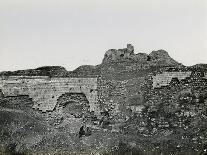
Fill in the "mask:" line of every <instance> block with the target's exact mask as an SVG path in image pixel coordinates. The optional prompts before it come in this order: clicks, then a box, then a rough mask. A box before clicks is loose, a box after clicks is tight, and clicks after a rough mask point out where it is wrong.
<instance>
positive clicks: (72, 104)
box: [57, 93, 90, 118]
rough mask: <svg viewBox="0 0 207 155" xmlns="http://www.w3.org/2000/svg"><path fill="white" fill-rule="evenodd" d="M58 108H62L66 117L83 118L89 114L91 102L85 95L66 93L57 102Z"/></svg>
mask: <svg viewBox="0 0 207 155" xmlns="http://www.w3.org/2000/svg"><path fill="white" fill-rule="evenodd" d="M57 106H58V107H59V108H62V111H63V114H64V115H68V114H69V115H73V116H74V117H76V118H81V117H82V116H83V115H87V114H88V113H89V108H90V106H89V101H88V99H87V98H86V96H85V94H83V93H65V94H62V95H61V96H60V97H59V98H58V100H57Z"/></svg>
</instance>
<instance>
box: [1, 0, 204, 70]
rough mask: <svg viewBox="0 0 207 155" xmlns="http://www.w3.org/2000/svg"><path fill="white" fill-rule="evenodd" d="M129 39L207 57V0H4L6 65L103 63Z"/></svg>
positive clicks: (194, 58) (193, 59) (183, 57)
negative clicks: (104, 59) (105, 58)
mask: <svg viewBox="0 0 207 155" xmlns="http://www.w3.org/2000/svg"><path fill="white" fill-rule="evenodd" d="M127 43H131V44H133V45H134V47H135V53H138V52H144V53H150V52H151V51H153V50H158V49H164V50H166V51H168V52H169V54H170V56H171V57H173V58H174V59H176V60H177V61H179V62H181V63H183V64H184V65H193V64H196V63H207V1H206V0H0V71H3V70H17V69H28V68H36V67H39V66H44V65H61V66H64V67H65V68H66V69H67V70H73V69H75V68H76V67H78V66H80V65H83V64H90V65H97V64H100V63H101V61H102V59H103V56H104V53H105V52H106V51H107V50H108V49H111V48H117V49H118V48H124V47H126V44H127Z"/></svg>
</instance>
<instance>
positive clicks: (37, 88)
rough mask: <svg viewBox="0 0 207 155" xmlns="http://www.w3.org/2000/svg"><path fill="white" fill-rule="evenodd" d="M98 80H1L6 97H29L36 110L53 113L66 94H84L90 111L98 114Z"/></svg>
mask: <svg viewBox="0 0 207 155" xmlns="http://www.w3.org/2000/svg"><path fill="white" fill-rule="evenodd" d="M97 80H98V79H97V78H50V77H47V76H9V77H1V78H0V90H1V91H2V95H4V97H8V96H20V95H28V96H29V97H30V98H32V100H33V102H34V105H33V108H34V109H38V110H40V111H42V112H48V111H53V110H54V108H55V107H56V104H57V101H58V99H59V98H60V97H61V96H62V95H64V94H74V93H77V94H84V95H85V96H86V98H87V100H88V102H89V105H90V107H89V110H90V111H94V112H96V113H98V111H99V109H98V105H97V100H98V98H97V93H98V92H97Z"/></svg>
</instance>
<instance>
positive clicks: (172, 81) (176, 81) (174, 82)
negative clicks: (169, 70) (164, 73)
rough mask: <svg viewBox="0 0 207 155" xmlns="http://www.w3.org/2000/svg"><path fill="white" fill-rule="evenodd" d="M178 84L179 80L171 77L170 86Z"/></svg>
mask: <svg viewBox="0 0 207 155" xmlns="http://www.w3.org/2000/svg"><path fill="white" fill-rule="evenodd" d="M179 83H180V81H179V79H178V78H177V77H173V78H172V79H171V81H170V84H171V85H177V84H179Z"/></svg>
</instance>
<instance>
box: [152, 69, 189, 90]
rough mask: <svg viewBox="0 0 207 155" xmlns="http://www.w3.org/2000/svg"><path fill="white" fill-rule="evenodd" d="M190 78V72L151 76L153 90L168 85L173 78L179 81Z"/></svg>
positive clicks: (164, 73)
mask: <svg viewBox="0 0 207 155" xmlns="http://www.w3.org/2000/svg"><path fill="white" fill-rule="evenodd" d="M190 76H191V72H190V71H188V72H163V73H162V74H157V75H155V76H153V88H160V87H162V86H167V85H169V84H170V82H171V80H172V79H173V78H177V79H178V80H179V81H180V80H183V79H186V78H187V77H190Z"/></svg>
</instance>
